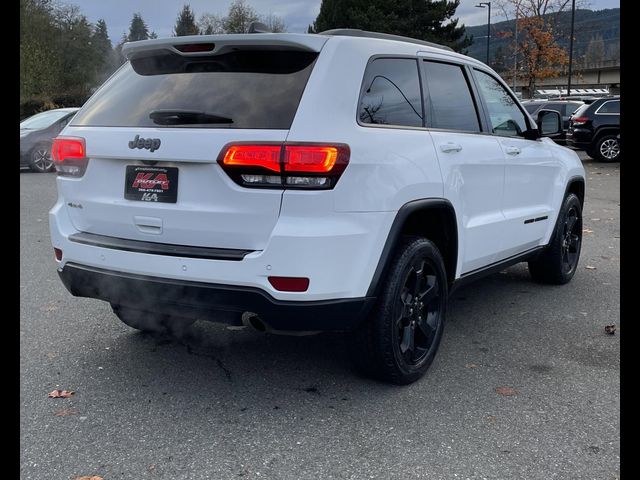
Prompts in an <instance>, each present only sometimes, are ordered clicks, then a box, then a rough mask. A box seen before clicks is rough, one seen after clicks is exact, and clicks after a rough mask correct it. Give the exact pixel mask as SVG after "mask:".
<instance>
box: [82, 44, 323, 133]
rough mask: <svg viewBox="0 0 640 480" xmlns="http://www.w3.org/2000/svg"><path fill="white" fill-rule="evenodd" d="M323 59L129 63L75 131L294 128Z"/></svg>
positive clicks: (276, 54) (267, 55)
mask: <svg viewBox="0 0 640 480" xmlns="http://www.w3.org/2000/svg"><path fill="white" fill-rule="evenodd" d="M317 56H318V54H317V53H315V52H302V51H269V50H262V51H252V50H239V51H235V52H230V53H226V54H220V55H215V56H204V55H203V56H194V57H186V56H182V55H178V54H175V53H172V52H160V53H159V54H158V53H157V52H156V54H155V55H153V56H146V57H143V58H140V59H137V60H136V59H134V60H132V61H131V62H130V63H127V64H125V65H124V66H123V67H122V68H121V69H120V70H119V71H118V72H116V73H115V74H114V75H113V77H111V78H110V79H109V80H108V81H107V83H106V84H105V85H104V86H103V87H102V88H100V90H98V92H96V94H95V95H94V96H93V97H91V99H90V100H89V101H88V102H87V103H86V105H85V106H84V108H83V109H82V110H81V111H80V112H79V113H78V115H76V116H75V118H74V119H73V121H72V125H79V126H96V127H111V126H118V127H166V126H172V127H192V128H248V129H258V128H259V129H288V128H290V127H291V123H292V122H293V117H294V116H295V113H296V110H297V109H298V104H299V103H300V98H301V97H302V93H303V91H304V88H305V86H306V84H307V80H308V79H309V75H310V74H311V70H312V69H313V65H314V63H315V60H316V58H317ZM152 112H156V113H155V114H154V115H151V114H152ZM158 112H160V113H158ZM171 112H174V114H172V113H171Z"/></svg>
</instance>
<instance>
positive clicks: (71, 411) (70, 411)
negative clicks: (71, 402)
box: [53, 408, 78, 417]
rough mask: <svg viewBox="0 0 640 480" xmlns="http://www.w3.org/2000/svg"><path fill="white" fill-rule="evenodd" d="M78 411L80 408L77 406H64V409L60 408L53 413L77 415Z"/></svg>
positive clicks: (65, 415)
mask: <svg viewBox="0 0 640 480" xmlns="http://www.w3.org/2000/svg"><path fill="white" fill-rule="evenodd" d="M76 413H78V410H76V409H75V408H63V409H62V410H58V411H57V412H55V413H54V414H53V415H54V416H56V417H68V416H69V415H75V414H76Z"/></svg>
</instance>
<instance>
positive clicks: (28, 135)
mask: <svg viewBox="0 0 640 480" xmlns="http://www.w3.org/2000/svg"><path fill="white" fill-rule="evenodd" d="M78 110H79V109H78V108H57V109H54V110H47V111H46V112H41V113H37V114H35V115H33V116H31V117H29V118H26V119H24V120H23V121H21V122H20V166H21V167H23V166H24V167H29V168H30V169H31V170H33V171H34V172H41V173H42V172H49V171H51V170H53V161H52V160H51V144H52V142H53V139H54V138H55V137H56V136H57V135H58V133H60V131H61V130H62V129H63V128H64V126H65V125H66V124H67V123H69V120H71V118H72V117H73V116H74V115H75V113H76V112H77V111H78Z"/></svg>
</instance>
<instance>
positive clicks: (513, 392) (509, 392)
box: [496, 387, 518, 397]
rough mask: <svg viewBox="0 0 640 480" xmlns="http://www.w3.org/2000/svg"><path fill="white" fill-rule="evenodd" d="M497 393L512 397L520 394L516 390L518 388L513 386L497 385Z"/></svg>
mask: <svg viewBox="0 0 640 480" xmlns="http://www.w3.org/2000/svg"><path fill="white" fill-rule="evenodd" d="M496 393H497V394H498V395H504V396H505V397H512V396H514V395H517V394H518V392H516V389H515V388H511V387H497V388H496Z"/></svg>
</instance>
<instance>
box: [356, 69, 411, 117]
mask: <svg viewBox="0 0 640 480" xmlns="http://www.w3.org/2000/svg"><path fill="white" fill-rule="evenodd" d="M358 120H359V121H360V123H364V124H377V125H396V126H407V127H422V126H423V121H422V94H421V91H420V78H419V77H418V64H417V61H416V60H415V59H413V58H376V59H374V60H373V61H372V62H370V63H369V65H368V66H367V69H366V71H365V74H364V81H363V84H362V92H361V94H360V103H359V105H358Z"/></svg>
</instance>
